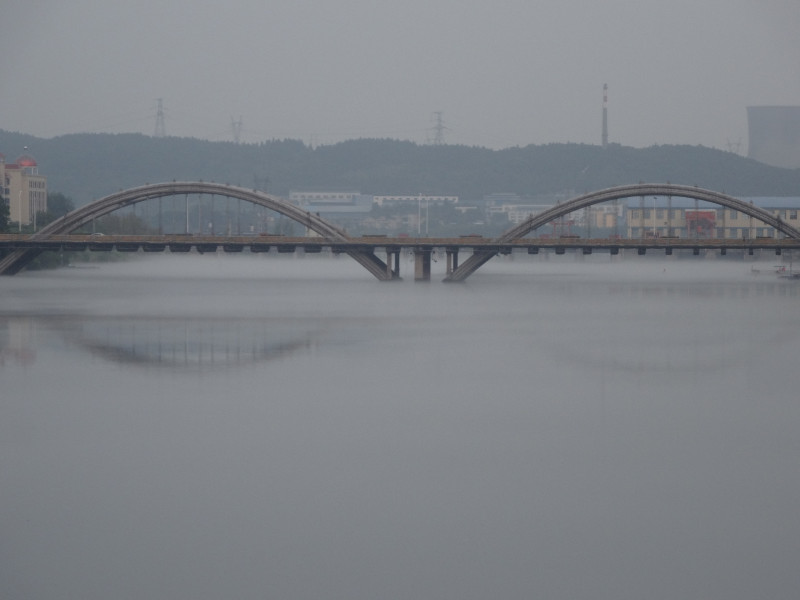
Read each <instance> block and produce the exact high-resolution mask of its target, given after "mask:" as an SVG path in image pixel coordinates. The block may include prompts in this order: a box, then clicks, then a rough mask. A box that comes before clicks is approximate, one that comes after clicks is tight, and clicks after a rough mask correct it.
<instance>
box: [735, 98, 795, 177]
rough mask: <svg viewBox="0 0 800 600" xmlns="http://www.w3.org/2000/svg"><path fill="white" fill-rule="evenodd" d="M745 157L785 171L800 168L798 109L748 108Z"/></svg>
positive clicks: (784, 107)
mask: <svg viewBox="0 0 800 600" xmlns="http://www.w3.org/2000/svg"><path fill="white" fill-rule="evenodd" d="M747 128H748V134H749V143H748V148H747V156H748V157H749V158H754V159H755V160H757V161H759V162H762V163H765V164H768V165H772V166H773V167H784V168H788V169H800V106H748V107H747Z"/></svg>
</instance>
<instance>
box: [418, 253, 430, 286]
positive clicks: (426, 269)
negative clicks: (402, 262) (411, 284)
mask: <svg viewBox="0 0 800 600" xmlns="http://www.w3.org/2000/svg"><path fill="white" fill-rule="evenodd" d="M430 280H431V251H430V250H420V249H417V250H414V281H430Z"/></svg>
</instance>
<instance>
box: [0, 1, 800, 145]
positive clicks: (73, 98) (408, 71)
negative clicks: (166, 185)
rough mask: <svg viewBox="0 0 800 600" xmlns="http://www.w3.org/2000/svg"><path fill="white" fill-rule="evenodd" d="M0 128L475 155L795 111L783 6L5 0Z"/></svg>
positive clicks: (792, 55) (708, 126)
mask: <svg viewBox="0 0 800 600" xmlns="http://www.w3.org/2000/svg"><path fill="white" fill-rule="evenodd" d="M2 13H3V14H2V20H0V52H1V53H2V56H3V58H4V62H3V79H4V81H5V84H4V85H3V86H2V88H0V106H3V112H2V115H0V129H6V130H10V131H20V132H24V133H29V134H33V135H36V136H40V137H53V136H58V135H63V134H69V133H83V132H111V133H118V132H119V133H121V132H139V133H144V134H147V135H152V134H153V133H154V128H155V123H156V113H157V106H158V104H157V100H158V99H163V107H164V123H165V133H166V134H167V135H173V136H181V137H197V138H202V139H209V140H232V139H234V135H233V127H232V123H233V122H234V121H235V122H237V123H241V130H240V131H239V136H240V139H241V141H242V142H248V143H252V142H258V141H262V140H265V139H274V138H292V139H301V140H303V141H305V142H307V143H312V144H329V143H335V142H337V141H341V140H344V139H352V138H362V137H374V138H396V139H407V140H411V141H415V142H418V143H426V142H428V141H431V139H432V138H433V137H434V135H435V132H436V130H435V127H436V125H437V122H436V121H435V118H434V114H435V113H437V112H440V113H441V116H442V121H441V125H442V127H443V128H442V129H440V130H439V131H440V133H441V134H442V135H443V141H445V142H446V143H450V144H466V145H479V146H486V147H489V148H504V147H509V146H524V145H528V144H545V143H550V142H578V143H589V144H599V143H600V132H601V107H602V88H603V85H604V84H608V86H609V94H608V100H609V102H608V106H609V141H610V142H612V143H620V144H623V145H629V146H636V147H647V146H651V145H654V144H692V145H695V144H700V145H705V146H710V147H717V148H723V149H732V150H735V151H739V152H741V153H745V152H746V146H747V116H746V107H747V106H751V105H797V104H800V63H798V62H797V56H798V55H800V38H798V36H797V31H798V30H800V4H799V3H797V2H796V1H795V0H758V1H754V0H699V1H697V0H694V1H688V0H675V1H673V2H669V3H665V2H653V1H649V0H648V1H642V2H629V1H623V0H612V1H608V2H594V1H591V0H571V1H568V2H563V1H559V2H556V1H554V0H547V1H543V2H536V3H531V2H522V1H516V0H499V1H497V2H492V3H489V2H477V1H475V0H461V1H458V2H456V1H454V0H433V1H431V0H428V1H426V2H422V1H420V0H408V1H407V2H403V3H393V4H377V3H373V2H367V1H365V0H342V1H340V2H335V3H331V2H318V1H317V2H315V1H293V2H287V1H283V0H281V1H275V2H270V3H268V4H264V3H263V2H257V1H255V0H234V1H233V2H229V3H226V4H225V5H224V6H221V5H219V4H218V3H213V2H197V1H192V2H190V1H188V0H175V1H171V2H166V3H165V2H154V1H152V0H142V1H141V2H137V3H135V4H131V3H123V2H97V1H92V0H74V1H70V2H55V1H52V0H51V1H44V2H35V3H33V2H13V3H10V5H8V6H5V7H4V8H3V11H2Z"/></svg>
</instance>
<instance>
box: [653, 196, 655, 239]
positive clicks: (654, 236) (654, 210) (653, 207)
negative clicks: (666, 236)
mask: <svg viewBox="0 0 800 600" xmlns="http://www.w3.org/2000/svg"><path fill="white" fill-rule="evenodd" d="M653 237H656V197H655V196H653Z"/></svg>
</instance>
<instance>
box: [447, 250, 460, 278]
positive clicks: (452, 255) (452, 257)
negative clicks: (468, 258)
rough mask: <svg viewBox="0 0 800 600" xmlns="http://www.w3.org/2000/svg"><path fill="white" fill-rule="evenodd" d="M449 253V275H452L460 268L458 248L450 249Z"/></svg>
mask: <svg viewBox="0 0 800 600" xmlns="http://www.w3.org/2000/svg"><path fill="white" fill-rule="evenodd" d="M446 253H447V274H448V275H450V273H452V272H453V271H455V270H456V269H457V268H458V248H448V249H447V250H446Z"/></svg>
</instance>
